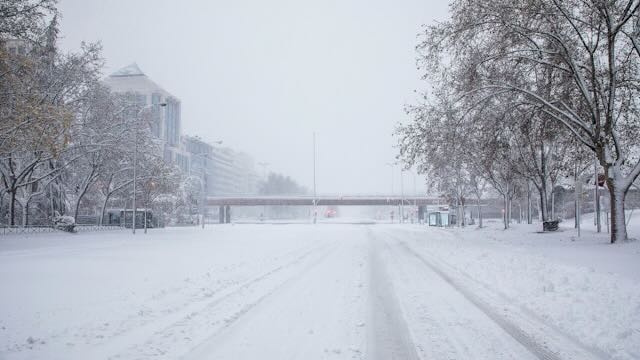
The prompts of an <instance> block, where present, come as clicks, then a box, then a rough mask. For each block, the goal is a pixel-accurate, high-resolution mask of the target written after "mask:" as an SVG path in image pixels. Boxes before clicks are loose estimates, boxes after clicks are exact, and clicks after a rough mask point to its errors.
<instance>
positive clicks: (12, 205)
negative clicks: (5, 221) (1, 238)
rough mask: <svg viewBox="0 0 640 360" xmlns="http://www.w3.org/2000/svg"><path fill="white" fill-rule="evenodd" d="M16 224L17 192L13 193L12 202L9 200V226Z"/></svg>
mask: <svg viewBox="0 0 640 360" xmlns="http://www.w3.org/2000/svg"><path fill="white" fill-rule="evenodd" d="M15 224H16V191H15V190H13V191H11V200H9V225H11V226H14V225H15Z"/></svg>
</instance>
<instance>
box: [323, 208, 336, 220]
mask: <svg viewBox="0 0 640 360" xmlns="http://www.w3.org/2000/svg"><path fill="white" fill-rule="evenodd" d="M337 215H338V211H337V210H336V209H334V208H328V209H327V210H326V211H325V212H324V217H327V218H334V217H336V216H337Z"/></svg>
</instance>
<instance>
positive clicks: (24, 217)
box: [22, 199, 30, 227]
mask: <svg viewBox="0 0 640 360" xmlns="http://www.w3.org/2000/svg"><path fill="white" fill-rule="evenodd" d="M29 202H30V201H29V199H27V200H25V203H24V205H22V227H26V226H27V225H29Z"/></svg>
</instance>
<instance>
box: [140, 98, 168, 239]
mask: <svg viewBox="0 0 640 360" xmlns="http://www.w3.org/2000/svg"><path fill="white" fill-rule="evenodd" d="M155 105H158V106H161V107H165V106H167V103H159V104H149V105H145V106H143V107H142V108H141V109H140V110H138V114H137V115H136V124H135V126H134V128H135V129H134V131H133V209H132V210H133V211H132V214H131V215H132V216H131V225H132V226H131V227H132V228H133V234H134V235H135V234H136V213H137V212H138V211H137V210H138V209H137V208H136V206H137V204H136V183H137V179H136V177H137V167H138V122H139V120H140V118H141V116H142V113H143V112H144V111H145V110H148V109H151V108H152V107H153V106H155ZM145 213H146V209H145ZM145 218H146V217H145ZM145 226H146V223H145Z"/></svg>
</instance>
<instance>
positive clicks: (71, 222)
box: [53, 215, 76, 232]
mask: <svg viewBox="0 0 640 360" xmlns="http://www.w3.org/2000/svg"><path fill="white" fill-rule="evenodd" d="M75 227H76V221H75V219H74V218H73V216H66V215H59V216H56V217H54V218H53V228H54V229H58V230H62V231H66V232H75Z"/></svg>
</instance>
